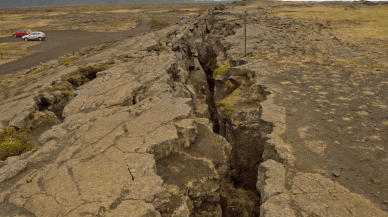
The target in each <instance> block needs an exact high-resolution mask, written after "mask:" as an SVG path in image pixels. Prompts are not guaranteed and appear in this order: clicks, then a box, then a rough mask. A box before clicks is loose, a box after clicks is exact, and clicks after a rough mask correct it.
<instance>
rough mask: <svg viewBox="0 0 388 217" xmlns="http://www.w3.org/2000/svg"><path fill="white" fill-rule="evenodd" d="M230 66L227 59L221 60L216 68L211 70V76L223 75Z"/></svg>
mask: <svg viewBox="0 0 388 217" xmlns="http://www.w3.org/2000/svg"><path fill="white" fill-rule="evenodd" d="M231 68H232V65H231V64H230V62H229V60H225V61H223V62H222V63H221V64H220V65H219V66H218V68H217V69H216V70H214V72H213V78H217V77H221V78H222V77H223V76H224V75H225V74H226V73H228V72H229V70H230V69H231Z"/></svg>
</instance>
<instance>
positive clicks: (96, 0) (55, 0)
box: [0, 0, 218, 8]
mask: <svg viewBox="0 0 388 217" xmlns="http://www.w3.org/2000/svg"><path fill="white" fill-rule="evenodd" d="M208 1H209V2H211V1H212V0H208ZM213 1H214V0H213ZM215 1H216V2H218V1H217V0H215ZM194 2H196V1H195V0H0V7H1V8H4V7H31V6H60V5H107V4H165V3H194ZM200 2H205V1H201V0H200Z"/></svg>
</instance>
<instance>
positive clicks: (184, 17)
mask: <svg viewBox="0 0 388 217" xmlns="http://www.w3.org/2000/svg"><path fill="white" fill-rule="evenodd" d="M181 19H190V17H189V16H182V17H181Z"/></svg>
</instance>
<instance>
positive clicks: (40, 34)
mask: <svg viewBox="0 0 388 217" xmlns="http://www.w3.org/2000/svg"><path fill="white" fill-rule="evenodd" d="M45 38H46V35H45V34H44V33H43V32H32V33H31V34H29V35H25V36H22V39H23V40H24V41H29V40H38V41H43V40H44V39H45Z"/></svg>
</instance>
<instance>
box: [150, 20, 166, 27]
mask: <svg viewBox="0 0 388 217" xmlns="http://www.w3.org/2000/svg"><path fill="white" fill-rule="evenodd" d="M169 25H170V23H169V22H167V21H164V20H158V19H155V18H152V19H151V22H150V26H151V28H153V29H163V28H165V27H167V26H169Z"/></svg>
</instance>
